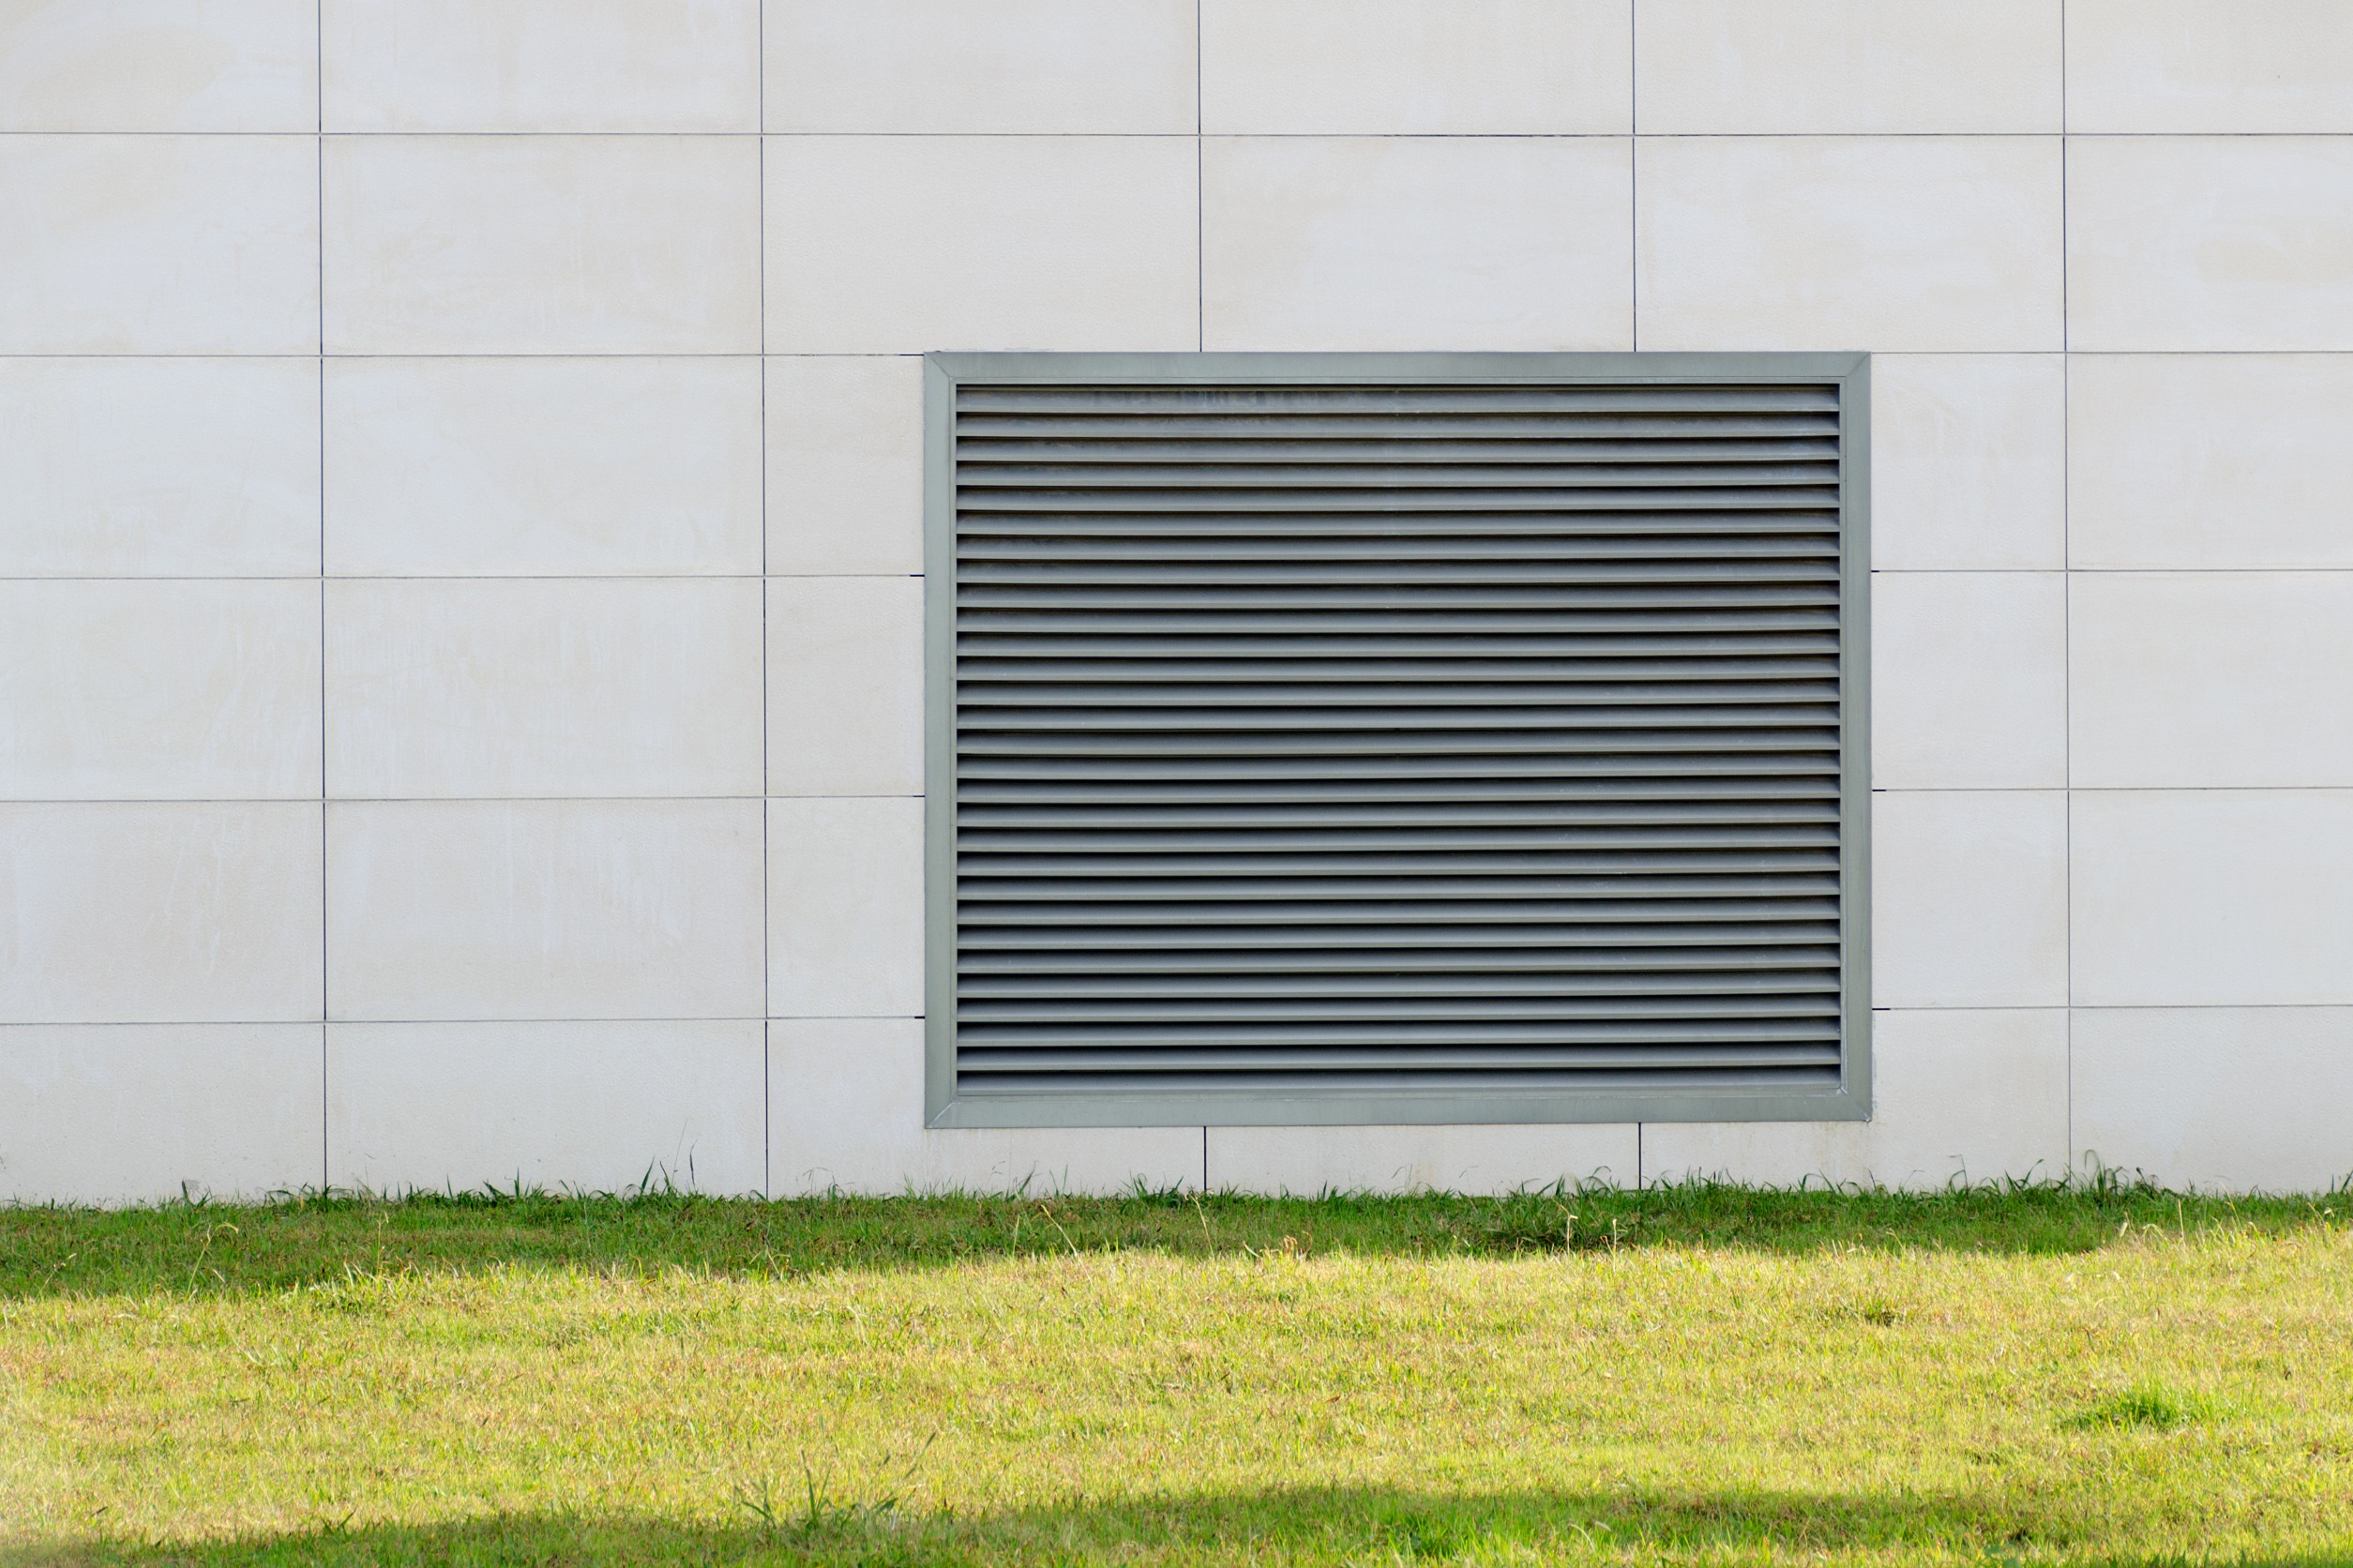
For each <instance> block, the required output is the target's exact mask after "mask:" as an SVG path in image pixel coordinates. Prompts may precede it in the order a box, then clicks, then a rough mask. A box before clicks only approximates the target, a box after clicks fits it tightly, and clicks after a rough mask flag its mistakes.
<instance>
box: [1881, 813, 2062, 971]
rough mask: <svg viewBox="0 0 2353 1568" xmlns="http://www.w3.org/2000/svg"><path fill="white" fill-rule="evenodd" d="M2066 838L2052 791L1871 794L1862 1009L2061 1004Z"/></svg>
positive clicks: (2060, 814)
mask: <svg viewBox="0 0 2353 1568" xmlns="http://www.w3.org/2000/svg"><path fill="white" fill-rule="evenodd" d="M2067 830H2068V822H2067V797H2066V796H2065V795H2064V794H2062V793H2060V792H2059V791H2056V790H2036V791H2027V790H1956V791H1918V792H1910V791H1897V792H1888V793H1880V794H1874V795H1873V796H1872V797H1871V1000H1872V1003H1874V1004H1875V1005H1877V1006H1881V1007H2055V1006H2059V1005H2063V1004H2064V1003H2065V1002H2066V1001H2067V912H2068V899H2067V876H2068V867H2067V851H2068V831H2067ZM2078 912H2080V905H2079V906H2078Z"/></svg>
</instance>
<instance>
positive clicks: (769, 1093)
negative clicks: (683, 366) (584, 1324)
mask: <svg viewBox="0 0 2353 1568" xmlns="http://www.w3.org/2000/svg"><path fill="white" fill-rule="evenodd" d="M756 11H757V15H758V21H757V23H755V26H754V36H753V42H752V47H753V49H754V51H755V52H756V53H758V55H759V59H758V61H757V64H756V66H755V68H754V71H753V81H754V83H756V86H757V92H758V99H759V101H758V103H757V104H756V105H755V106H754V110H753V118H752V124H753V125H755V126H757V127H758V128H759V131H760V133H759V135H758V136H756V137H755V138H753V141H752V147H753V149H754V154H755V156H754V158H753V162H752V177H753V179H754V181H755V182H757V184H758V186H759V190H758V193H757V195H756V197H755V199H754V201H753V204H752V211H753V220H754V221H755V222H756V223H757V224H758V225H759V229H760V233H759V236H758V238H757V240H756V242H755V245H754V255H755V257H756V259H757V261H758V263H759V266H760V285H759V287H760V312H759V314H760V320H759V332H760V341H759V342H757V343H755V344H754V345H753V347H754V349H755V350H757V351H758V354H757V357H756V359H755V360H754V363H755V364H757V365H758V366H759V368H760V580H759V583H758V585H757V586H758V592H759V594H760V1195H761V1197H762V1198H765V1199H773V1198H774V1197H776V1195H777V1174H776V1166H777V1149H776V1138H777V1129H776V1119H775V1113H774V1112H773V1111H772V1110H771V1107H772V1106H773V1105H774V1104H775V1103H776V1086H775V1085H774V1084H773V1083H771V1082H770V1081H769V1075H770V1074H771V1073H773V1072H774V1071H775V1070H776V1069H775V1067H774V1065H773V1057H774V1054H775V1053H774V1051H773V1049H772V1048H771V1045H770V1041H769V1038H768V1036H769V1024H768V1018H769V1017H770V1015H772V1014H774V1013H775V1012H776V1010H777V1000H776V996H775V994H774V989H773V986H774V982H773V980H772V979H771V976H772V975H773V974H774V973H775V972H776V965H775V961H774V958H773V956H772V955H771V954H770V952H769V950H768V944H769V943H770V942H773V941H774V940H775V934H774V932H773V931H772V930H771V929H770V928H769V923H768V885H769V881H768V879H769V878H770V876H771V875H772V874H773V872H772V868H771V867H770V863H769V848H768V8H767V7H766V6H765V5H762V6H760V7H758V8H756Z"/></svg>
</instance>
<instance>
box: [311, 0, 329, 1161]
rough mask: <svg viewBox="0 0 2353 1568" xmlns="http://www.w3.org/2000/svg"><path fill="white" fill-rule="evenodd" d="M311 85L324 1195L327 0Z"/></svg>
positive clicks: (316, 16)
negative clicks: (315, 292) (314, 205)
mask: <svg viewBox="0 0 2353 1568" xmlns="http://www.w3.org/2000/svg"><path fill="white" fill-rule="evenodd" d="M310 48H311V58H310V71H311V75H310V90H311V111H312V113H313V116H314V120H313V126H312V129H313V132H314V140H313V142H312V144H311V158H312V169H311V173H312V174H313V175H314V176H315V178H316V182H317V189H316V191H315V195H316V196H317V200H318V206H317V210H316V215H315V219H316V223H317V231H316V237H317V239H318V242H319V267H318V272H317V275H316V280H317V288H318V294H319V299H318V306H319V320H318V334H319V336H318V350H319V539H318V544H319V1195H320V1196H321V1197H322V1198H324V1197H325V1196H326V1191H327V1187H328V1185H329V1183H330V1180H331V1178H332V1175H333V1171H332V1168H331V1167H330V1165H329V1150H328V1148H327V1120H328V1110H327V1081H326V1074H327V1050H326V1030H327V989H326V987H327V978H326V958H327V953H326V942H327V927H326V914H327V910H326V897H327V890H326V720H327V697H326V0H318V3H317V4H316V5H315V6H313V7H312V8H311V12H310Z"/></svg>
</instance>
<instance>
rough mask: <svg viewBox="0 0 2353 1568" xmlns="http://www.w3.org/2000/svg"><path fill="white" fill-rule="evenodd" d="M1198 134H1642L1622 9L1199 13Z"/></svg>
mask: <svg viewBox="0 0 2353 1568" xmlns="http://www.w3.org/2000/svg"><path fill="white" fill-rule="evenodd" d="M1200 17H1201V83H1200V86H1201V128H1202V129H1204V130H1207V131H1209V132H1211V133H1213V134H1215V133H1220V132H1224V133H1237V134H1244V135H1303V134H1304V135H1327V136H1334V135H1365V136H1445V135H1454V136H1466V135H1518V136H1543V135H1584V136H1607V135H1618V136H1623V135H1625V134H1627V133H1628V132H1629V131H1631V130H1632V129H1633V128H1634V121H1633V97H1634V83H1633V70H1632V67H1633V63H1634V61H1633V38H1634V30H1633V24H1632V21H1631V19H1630V17H1629V15H1628V12H1627V8H1626V6H1625V5H1624V3H1623V0H1351V3H1350V5H1349V6H1348V7H1347V8H1346V9H1345V11H1335V10H1334V9H1333V8H1332V7H1331V6H1330V5H1329V4H1328V3H1326V0H1202V4H1201V8H1200Z"/></svg>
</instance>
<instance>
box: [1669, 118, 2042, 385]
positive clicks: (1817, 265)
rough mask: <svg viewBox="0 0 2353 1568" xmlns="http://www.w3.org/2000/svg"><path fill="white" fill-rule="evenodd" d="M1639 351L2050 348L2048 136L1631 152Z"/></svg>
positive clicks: (1702, 143)
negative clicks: (1636, 246)
mask: <svg viewBox="0 0 2353 1568" xmlns="http://www.w3.org/2000/svg"><path fill="white" fill-rule="evenodd" d="M1635 174H1636V192H1637V219H1636V222H1637V234H1638V241H1639V257H1638V267H1639V271H1640V274H1641V280H1640V288H1639V292H1638V294H1637V298H1638V300H1639V301H1640V321H1639V331H1640V338H1641V346H1642V347H1643V348H1646V349H1828V348H1840V349H1871V350H1878V351H1896V350H1906V349H1910V350H1975V351H2001V352H2023V351H2032V350H2048V349H2057V348H2059V346H2060V332H2061V321H2060V314H2061V304H2060V300H2061V294H2060V272H2061V266H2062V263H2061V255H2060V249H2059V230H2060V200H2059V183H2060V182H2059V142H2058V139H2057V138H2053V137H2024V136H2017V137H2011V136H1991V137H1844V138H1822V137H1788V138H1738V137H1729V138H1718V137H1691V138H1659V139H1651V140H1644V141H1642V142H1641V143H1638V144H1637V147H1636V149H1635Z"/></svg>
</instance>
